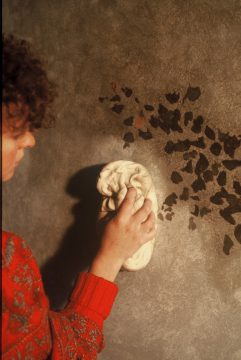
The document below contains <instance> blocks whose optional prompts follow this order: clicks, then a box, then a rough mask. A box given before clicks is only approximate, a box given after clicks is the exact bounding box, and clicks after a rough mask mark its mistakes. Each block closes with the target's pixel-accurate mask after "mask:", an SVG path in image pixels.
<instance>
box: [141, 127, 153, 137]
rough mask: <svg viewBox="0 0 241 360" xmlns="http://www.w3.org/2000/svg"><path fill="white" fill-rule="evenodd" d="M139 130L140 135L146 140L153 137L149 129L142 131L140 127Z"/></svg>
mask: <svg viewBox="0 0 241 360" xmlns="http://www.w3.org/2000/svg"><path fill="white" fill-rule="evenodd" d="M138 131H139V136H140V137H141V138H142V139H144V140H149V139H152V137H153V136H152V133H151V132H150V131H149V129H147V131H142V130H141V129H139V130H138Z"/></svg>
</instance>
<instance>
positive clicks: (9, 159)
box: [2, 138, 18, 176]
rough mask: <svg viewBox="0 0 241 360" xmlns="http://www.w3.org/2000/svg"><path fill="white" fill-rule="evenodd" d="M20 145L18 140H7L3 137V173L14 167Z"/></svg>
mask: <svg viewBox="0 0 241 360" xmlns="http://www.w3.org/2000/svg"><path fill="white" fill-rule="evenodd" d="M17 152H18V147H17V144H16V141H14V140H9V139H8V140H7V141H5V140H4V138H3V142H2V174H3V176H4V174H5V173H7V172H11V171H13V169H14V166H15V163H16V157H17Z"/></svg>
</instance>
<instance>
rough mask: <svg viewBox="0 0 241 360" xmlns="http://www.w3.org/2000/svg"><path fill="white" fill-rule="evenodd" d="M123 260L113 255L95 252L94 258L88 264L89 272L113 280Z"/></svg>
mask: <svg viewBox="0 0 241 360" xmlns="http://www.w3.org/2000/svg"><path fill="white" fill-rule="evenodd" d="M123 262H124V260H121V259H115V258H113V256H108V255H106V254H97V256H96V258H95V259H94V261H93V262H92V264H91V266H90V269H89V272H90V273H92V274H93V275H96V276H99V277H102V278H104V279H106V280H109V281H112V282H114V280H115V278H116V276H117V275H118V273H119V271H120V269H121V266H122V264H123Z"/></svg>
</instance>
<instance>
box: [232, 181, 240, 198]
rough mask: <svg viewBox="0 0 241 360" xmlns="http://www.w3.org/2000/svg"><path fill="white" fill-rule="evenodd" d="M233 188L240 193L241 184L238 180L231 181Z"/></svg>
mask: <svg viewBox="0 0 241 360" xmlns="http://www.w3.org/2000/svg"><path fill="white" fill-rule="evenodd" d="M233 188H234V191H235V192H236V194H238V195H241V184H240V182H239V181H235V180H234V181H233Z"/></svg>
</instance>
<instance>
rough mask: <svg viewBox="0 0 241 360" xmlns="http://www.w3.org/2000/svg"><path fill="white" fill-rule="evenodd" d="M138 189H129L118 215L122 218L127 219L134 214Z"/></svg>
mask: <svg viewBox="0 0 241 360" xmlns="http://www.w3.org/2000/svg"><path fill="white" fill-rule="evenodd" d="M136 194H137V192H136V189H135V188H129V189H128V191H127V193H126V196H125V199H124V200H123V202H122V204H121V206H120V209H119V213H118V215H119V216H120V217H122V218H126V217H128V216H130V215H131V212H132V208H133V206H134V203H135V199H136Z"/></svg>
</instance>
